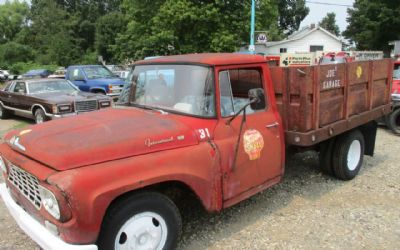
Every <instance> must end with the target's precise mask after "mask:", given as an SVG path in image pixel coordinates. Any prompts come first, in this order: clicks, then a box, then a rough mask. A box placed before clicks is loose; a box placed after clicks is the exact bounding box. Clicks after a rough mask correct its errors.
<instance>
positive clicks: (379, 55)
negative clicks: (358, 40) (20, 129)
mask: <svg viewBox="0 0 400 250" xmlns="http://www.w3.org/2000/svg"><path fill="white" fill-rule="evenodd" d="M351 54H352V56H354V58H355V60H356V61H367V60H379V59H383V52H382V51H352V53H351Z"/></svg>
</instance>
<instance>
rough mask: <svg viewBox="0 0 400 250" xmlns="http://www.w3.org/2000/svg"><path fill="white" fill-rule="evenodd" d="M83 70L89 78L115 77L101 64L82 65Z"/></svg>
mask: <svg viewBox="0 0 400 250" xmlns="http://www.w3.org/2000/svg"><path fill="white" fill-rule="evenodd" d="M83 71H85V74H86V76H87V78H89V79H95V78H115V76H114V74H113V73H111V71H110V70H108V69H107V68H105V67H102V66H89V67H84V68H83Z"/></svg>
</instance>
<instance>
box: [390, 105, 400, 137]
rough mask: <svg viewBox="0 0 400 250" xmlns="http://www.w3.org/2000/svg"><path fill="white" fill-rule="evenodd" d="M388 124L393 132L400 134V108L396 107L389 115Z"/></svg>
mask: <svg viewBox="0 0 400 250" xmlns="http://www.w3.org/2000/svg"><path fill="white" fill-rule="evenodd" d="M388 125H389V128H390V129H391V130H392V131H393V133H395V134H400V108H397V109H395V110H394V111H393V112H392V113H391V114H390V115H389V121H388Z"/></svg>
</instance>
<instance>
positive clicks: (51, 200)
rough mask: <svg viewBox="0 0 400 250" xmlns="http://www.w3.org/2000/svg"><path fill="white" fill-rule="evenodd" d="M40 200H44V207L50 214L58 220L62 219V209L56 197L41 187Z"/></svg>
mask: <svg viewBox="0 0 400 250" xmlns="http://www.w3.org/2000/svg"><path fill="white" fill-rule="evenodd" d="M39 192H40V198H41V199H42V205H43V207H44V208H45V209H46V211H47V212H49V214H51V215H52V216H53V217H54V218H56V219H57V220H59V219H60V207H59V206H58V201H57V199H56V196H55V195H54V194H53V193H52V192H51V191H50V190H48V189H46V188H44V187H42V186H39Z"/></svg>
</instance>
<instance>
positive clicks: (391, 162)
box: [0, 121, 400, 250]
mask: <svg viewBox="0 0 400 250" xmlns="http://www.w3.org/2000/svg"><path fill="white" fill-rule="evenodd" d="M1 122H3V121H1ZM1 125H3V124H1ZM20 126H21V125H20ZM1 127H2V126H0V135H1V134H2V132H1ZM399 152H400V137H398V136H394V135H393V134H391V133H390V132H389V131H387V130H385V129H383V128H381V129H379V131H378V139H377V145H376V152H375V156H374V157H369V156H366V157H365V158H364V166H363V168H362V169H361V171H360V173H359V176H358V177H357V178H355V179H354V180H352V181H348V182H343V181H339V180H336V179H334V178H331V177H329V176H326V175H323V174H321V173H320V172H319V171H318V158H317V155H316V154H315V153H303V154H297V155H295V156H293V157H291V158H290V159H289V160H288V163H287V165H286V174H285V178H284V181H283V182H282V183H281V184H279V185H276V186H274V187H272V188H270V189H268V190H266V191H264V192H262V193H260V194H258V195H255V196H253V197H252V198H250V199H248V200H246V201H244V202H241V203H240V204H238V205H236V206H234V207H232V208H229V209H227V210H225V211H223V212H222V213H220V214H207V213H205V212H204V211H203V210H202V209H201V208H200V206H199V205H197V204H194V205H191V207H186V208H185V209H184V211H183V220H184V228H183V236H182V239H181V241H180V243H179V246H178V248H179V249H321V248H323V249H400V209H399V208H400V171H399V162H400V154H399ZM0 182H2V180H0ZM0 249H24V250H27V249H39V248H38V247H37V246H36V244H35V243H33V242H32V241H31V240H30V239H29V238H28V237H27V236H25V235H24V234H23V233H22V232H21V230H20V229H19V228H18V227H17V226H16V224H15V223H14V221H13V219H12V218H11V217H10V216H9V214H8V212H7V211H6V209H5V207H4V204H3V203H2V202H0Z"/></svg>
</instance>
